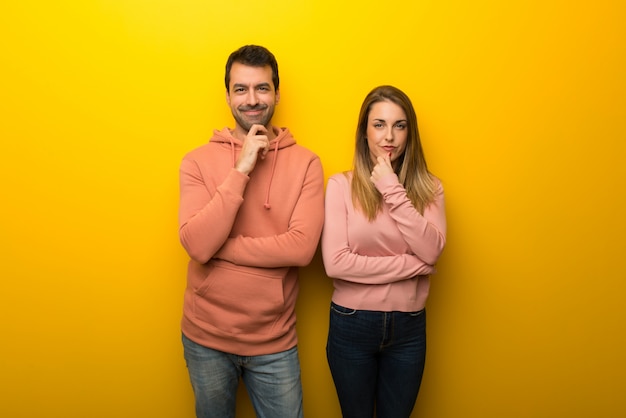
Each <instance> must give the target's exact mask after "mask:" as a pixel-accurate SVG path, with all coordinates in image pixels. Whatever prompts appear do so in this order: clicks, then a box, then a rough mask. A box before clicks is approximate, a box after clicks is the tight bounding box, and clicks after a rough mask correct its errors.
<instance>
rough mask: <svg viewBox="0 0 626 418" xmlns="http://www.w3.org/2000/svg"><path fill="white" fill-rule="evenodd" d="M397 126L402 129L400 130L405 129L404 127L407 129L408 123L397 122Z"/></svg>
mask: <svg viewBox="0 0 626 418" xmlns="http://www.w3.org/2000/svg"><path fill="white" fill-rule="evenodd" d="M396 128H397V129H400V130H404V129H406V124H404V123H398V124H396Z"/></svg>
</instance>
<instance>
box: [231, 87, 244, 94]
mask: <svg viewBox="0 0 626 418" xmlns="http://www.w3.org/2000/svg"><path fill="white" fill-rule="evenodd" d="M233 91H234V92H235V93H243V92H244V91H246V89H244V88H243V87H235V89H234V90H233Z"/></svg>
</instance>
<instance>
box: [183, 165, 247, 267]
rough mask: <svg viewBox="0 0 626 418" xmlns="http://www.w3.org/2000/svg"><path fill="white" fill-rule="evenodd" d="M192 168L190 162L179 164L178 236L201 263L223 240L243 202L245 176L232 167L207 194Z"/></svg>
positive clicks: (197, 174) (210, 256)
mask: <svg viewBox="0 0 626 418" xmlns="http://www.w3.org/2000/svg"><path fill="white" fill-rule="evenodd" d="M193 167H194V164H193V163H192V162H186V163H184V164H183V166H182V167H181V185H180V190H181V198H180V210H179V225H180V228H179V236H180V241H181V243H182V245H183V247H184V248H185V250H186V251H187V253H188V254H189V256H190V257H191V258H192V259H194V260H196V261H198V262H199V263H201V264H204V263H206V262H208V261H209V260H210V259H211V258H212V257H213V256H214V254H215V253H216V252H217V251H218V250H219V248H220V247H221V246H222V245H224V242H226V240H227V238H228V236H229V234H230V231H231V229H232V225H233V222H234V220H235V217H236V216H237V212H238V210H239V207H240V206H241V204H242V203H243V197H242V196H243V191H244V190H245V185H246V184H247V181H248V177H247V176H244V175H243V174H241V173H238V172H235V170H232V171H231V172H230V173H229V174H228V175H227V177H226V179H225V180H224V182H223V183H222V184H221V185H220V186H218V187H217V190H216V191H215V193H214V194H213V195H210V194H209V191H208V190H207V187H206V185H205V184H204V180H203V179H202V177H201V176H200V174H199V173H198V172H197V171H195V170H194V168H193Z"/></svg>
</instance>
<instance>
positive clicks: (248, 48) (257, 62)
mask: <svg viewBox="0 0 626 418" xmlns="http://www.w3.org/2000/svg"><path fill="white" fill-rule="evenodd" d="M235 62H238V63H240V64H243V65H247V66H250V67H265V66H269V67H270V68H271V69H272V82H273V83H274V91H276V90H278V83H279V78H278V62H276V58H275V57H274V54H272V53H271V52H270V51H269V50H268V49H267V48H265V47H262V46H259V45H245V46H242V47H241V48H239V49H238V50H236V51H235V52H233V53H232V54H230V56H229V57H228V61H226V75H225V76H224V83H225V84H226V91H230V69H231V67H232V66H233V63H235Z"/></svg>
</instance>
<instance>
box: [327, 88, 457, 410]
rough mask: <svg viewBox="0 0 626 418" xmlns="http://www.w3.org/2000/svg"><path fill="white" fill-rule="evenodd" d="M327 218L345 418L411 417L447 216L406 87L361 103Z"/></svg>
mask: <svg viewBox="0 0 626 418" xmlns="http://www.w3.org/2000/svg"><path fill="white" fill-rule="evenodd" d="M325 216H326V218H325V219H326V221H325V225H324V231H323V234H322V256H323V260H324V267H325V269H326V273H327V274H328V276H330V277H332V278H333V282H334V292H333V296H332V302H331V312H330V328H329V333H328V343H327V347H326V352H327V358H328V364H329V366H330V370H331V373H332V376H333V380H334V382H335V388H336V390H337V395H338V397H339V403H340V405H341V410H342V413H343V416H344V417H346V418H347V417H358V418H371V417H373V416H374V411H376V416H377V417H378V418H402V417H409V415H410V414H411V411H412V410H413V406H414V405H415V400H416V399H417V394H418V391H419V387H420V383H421V380H422V373H423V370H424V360H425V354H426V312H425V309H424V306H425V303H426V298H427V297H428V289H429V275H430V274H431V273H433V272H434V271H435V268H434V266H435V263H436V262H437V259H438V258H439V255H440V254H441V252H442V250H443V247H444V245H445V242H446V218H445V209H444V197H443V187H442V185H441V182H440V181H439V180H438V179H437V178H436V177H434V176H433V175H432V174H431V173H430V172H429V171H428V168H427V165H426V160H425V159H424V153H423V151H422V146H421V143H420V138H419V132H418V128H417V117H416V116H415V110H414V109H413V105H412V104H411V101H410V99H409V98H408V97H407V95H406V94H404V93H403V92H402V91H401V90H399V89H397V88H395V87H392V86H380V87H376V88H375V89H374V90H372V91H371V92H370V93H369V94H368V95H367V97H366V98H365V100H364V102H363V105H362V106H361V111H360V114H359V121H358V126H357V132H356V149H355V155H354V166H353V169H352V171H350V172H346V173H341V174H336V175H334V176H332V177H331V178H330V179H329V181H328V185H327V188H326V207H325Z"/></svg>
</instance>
